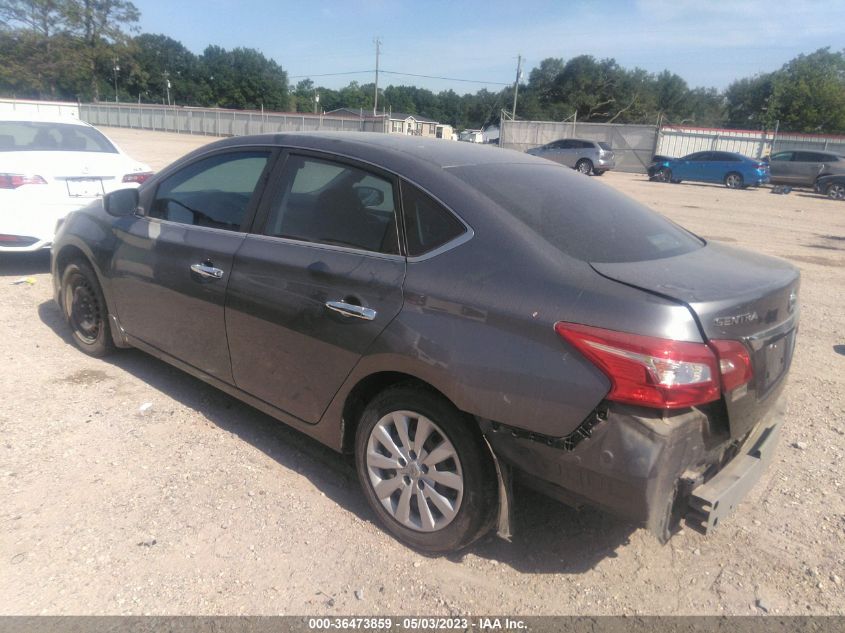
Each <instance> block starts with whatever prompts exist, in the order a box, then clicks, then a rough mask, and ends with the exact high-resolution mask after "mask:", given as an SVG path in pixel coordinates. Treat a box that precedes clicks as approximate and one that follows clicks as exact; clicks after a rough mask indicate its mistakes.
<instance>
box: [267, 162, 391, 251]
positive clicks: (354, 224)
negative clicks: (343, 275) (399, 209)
mask: <svg viewBox="0 0 845 633" xmlns="http://www.w3.org/2000/svg"><path fill="white" fill-rule="evenodd" d="M284 178H285V183H284V185H283V191H282V193H281V194H280V196H279V198H278V199H277V200H276V201H275V202H274V203H273V205H272V208H271V210H270V216H269V218H268V219H267V223H266V225H265V227H264V234H265V235H269V236H272V237H281V238H286V239H292V240H299V241H302V242H313V243H317V244H326V245H331V246H344V247H347V248H354V249H360V250H366V251H373V252H376V253H387V254H399V238H398V231H397V224H396V205H395V200H396V196H395V195H394V186H393V182H392V181H391V180H388V179H387V178H383V177H381V176H379V175H377V174H373V173H370V172H369V171H366V170H364V169H360V168H358V167H355V166H352V165H348V164H346V163H336V162H334V161H328V160H323V159H320V158H312V157H310V156H296V155H294V156H291V157H290V158H289V159H288V161H287V164H286V165H285V172H284Z"/></svg>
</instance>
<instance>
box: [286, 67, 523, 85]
mask: <svg viewBox="0 0 845 633" xmlns="http://www.w3.org/2000/svg"><path fill="white" fill-rule="evenodd" d="M372 72H375V71H374V70H353V71H350V72H345V73H322V74H319V75H291V76H289V77H288V79H306V78H311V77H341V76H344V75H366V74H369V73H372ZM379 73H382V74H386V75H400V76H402V77H420V78H422V79H441V80H443V81H460V82H463V83H468V84H493V85H495V86H510V85H511V84H510V83H506V82H503V81H482V80H479V79H459V78H457V77H439V76H437V75H417V74H414V73H400V72H397V71H395V70H383V69H379Z"/></svg>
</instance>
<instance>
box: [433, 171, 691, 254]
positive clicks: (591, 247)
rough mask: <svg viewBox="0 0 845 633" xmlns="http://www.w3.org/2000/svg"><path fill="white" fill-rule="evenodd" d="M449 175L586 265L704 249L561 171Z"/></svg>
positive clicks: (644, 211) (606, 190) (662, 221)
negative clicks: (587, 263)
mask: <svg viewBox="0 0 845 633" xmlns="http://www.w3.org/2000/svg"><path fill="white" fill-rule="evenodd" d="M449 171H450V172H451V173H453V174H455V175H456V176H457V177H458V178H460V179H461V180H463V181H464V182H466V183H467V184H469V185H470V186H471V187H473V188H474V189H476V190H478V191H479V192H481V193H482V194H484V195H486V196H487V197H488V198H490V199H491V200H493V201H494V202H495V203H497V204H498V205H499V206H501V207H502V208H503V209H505V210H506V211H508V212H510V214H511V215H513V216H514V217H515V218H517V219H518V220H520V221H521V222H522V223H523V224H524V225H525V226H526V227H528V229H529V230H531V231H533V232H534V233H535V234H536V235H537V236H538V237H540V238H541V239H543V240H545V241H546V242H548V243H549V244H551V245H552V246H554V247H555V248H557V249H558V250H560V251H562V252H564V253H566V254H567V255H569V256H571V257H574V258H576V259H580V260H582V261H587V262H613V263H616V262H635V261H645V260H651V259H660V258H663V257H673V256H675V255H682V254H684V253H688V252H690V251H694V250H696V249H698V248H701V247H702V246H703V245H704V242H702V241H701V240H700V239H698V238H697V237H695V236H694V235H692V234H691V233H689V232H687V231H685V230H684V229H682V228H681V227H679V226H677V225H676V224H674V223H672V222H670V221H669V220H667V219H666V218H664V217H663V216H661V215H659V214H657V213H655V212H654V211H651V210H650V209H648V208H646V207H644V206H643V205H641V204H639V203H636V202H634V201H633V200H631V199H629V198H627V197H626V196H623V195H622V194H620V193H617V192H616V191H614V190H613V189H611V188H610V187H605V186H602V185H599V184H594V183H591V182H586V181H584V180H585V179H583V178H579V177H578V176H575V175H570V174H569V173H567V172H565V171H564V169H563V168H561V167H557V166H554V165H549V166H545V165H533V164H532V165H528V164H518V165H508V164H505V165H502V164H498V165H473V166H466V167H453V168H451V169H450V170H449ZM567 176H569V177H567Z"/></svg>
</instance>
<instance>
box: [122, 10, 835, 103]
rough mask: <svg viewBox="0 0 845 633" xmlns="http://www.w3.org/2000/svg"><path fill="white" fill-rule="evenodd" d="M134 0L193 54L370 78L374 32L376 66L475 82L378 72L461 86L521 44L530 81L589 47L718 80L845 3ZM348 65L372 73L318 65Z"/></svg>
mask: <svg viewBox="0 0 845 633" xmlns="http://www.w3.org/2000/svg"><path fill="white" fill-rule="evenodd" d="M134 2H135V5H136V6H137V7H138V9H140V11H141V23H140V26H141V29H142V31H144V32H147V33H163V34H165V35H169V36H170V37H173V38H174V39H176V40H179V41H181V42H182V43H183V44H184V45H185V46H187V47H188V48H189V49H190V50H192V51H193V52H195V53H200V52H202V50H203V49H204V48H205V47H206V46H207V45H209V44H217V45H220V46H222V47H224V48H235V47H238V46H244V47H251V48H256V49H258V50H260V51H261V52H262V53H264V54H265V55H266V56H268V57H271V58H273V59H275V60H276V61H277V62H278V63H279V64H280V65H281V66H282V68H284V69H285V70H286V71H287V72H288V75H289V77H290V78H291V83H296V82H297V81H298V80H299V78H300V76H303V75H307V76H310V77H312V79H313V80H314V82H315V83H316V84H317V85H323V86H326V87H329V88H339V87H342V86H345V85H346V84H348V83H349V82H350V81H352V80H356V81H358V82H360V83H366V82H370V81H372V80H373V73H372V69H373V68H374V67H375V46H374V44H373V38H374V37H375V36H380V37H381V39H382V42H383V45H382V56H381V63H380V66H381V68H382V69H383V70H388V71H393V72H398V73H415V74H419V75H431V76H440V77H449V78H459V79H468V80H472V81H473V82H474V83H467V82H458V81H446V80H436V79H423V78H418V77H408V76H400V75H383V76H382V77H381V78H380V80H379V85H381V86H386V85H389V84H391V83H392V84H396V85H398V84H406V85H416V86H420V87H425V88H429V89H431V90H434V91H439V90H443V89H448V88H452V89H454V90H455V91H456V92H458V93H461V94H463V93H465V92H475V91H477V90H479V89H481V88H483V87H487V88H488V89H490V90H499V89H500V88H501V85H500V84H505V83H510V82H513V79H514V75H515V71H516V63H517V55H519V54H522V56H523V59H524V62H523V68H524V69H525V76H524V78H525V80H527V78H528V72H530V70H531V68H533V67H534V66H536V65H538V64H539V63H540V61H541V60H542V59H544V58H546V57H561V58H563V59H568V58H570V57H574V56H575V55H580V54H591V55H594V56H596V57H614V58H615V59H616V60H617V61H618V62H619V63H620V64H621V65H623V66H625V67H634V66H639V67H641V68H645V69H646V70H648V71H650V72H659V71H661V70H663V69H665V68H668V69H669V70H671V71H673V72H675V73H677V74H679V75H680V76H682V77H683V78H684V79H686V80H687V82H688V83H689V84H690V85H691V86H707V87H710V86H713V87H716V88H724V87H726V86H727V85H728V84H730V83H731V82H732V81H733V80H735V79H738V78H742V77H746V76H749V75H753V74H756V73H759V72H766V71H771V70H774V69H776V68H779V67H780V66H781V65H783V64H784V63H785V62H787V61H788V60H790V59H791V58H793V57H795V56H796V55H797V54H799V53H809V52H812V51H814V50H816V49H818V48H821V47H823V46H831V47H833V48H834V49H837V48H841V47H843V46H845V37H844V36H845V27H843V24H845V3H843V2H839V1H838V0H824V1H816V0H805V1H802V0H792V1H791V2H786V1H781V2H772V1H771V0H732V1H726V0H698V1H690V0H674V1H668V0H631V1H629V2H622V1H616V0H604V1H602V2H593V1H591V0H581V1H574V0H569V1H565V2H564V1H558V2H553V1H550V0H546V1H531V0H524V1H522V2H518V1H514V0H508V1H503V0H487V1H486V2H480V1H476V0H470V1H465V2H464V1H460V0H454V1H452V2H444V1H440V0H429V1H426V0H416V1H415V2H406V1H404V0H391V1H382V0H346V1H345V2H343V1H341V2H336V1H334V0H324V1H312V2H301V1H300V2H289V1H283V0H282V1H276V2H273V1H269V0H239V1H237V2H235V1H233V0H134ZM355 71H369V72H365V73H361V74H350V75H343V76H324V77H320V76H318V75H325V74H329V73H349V72H355ZM485 82H487V83H485Z"/></svg>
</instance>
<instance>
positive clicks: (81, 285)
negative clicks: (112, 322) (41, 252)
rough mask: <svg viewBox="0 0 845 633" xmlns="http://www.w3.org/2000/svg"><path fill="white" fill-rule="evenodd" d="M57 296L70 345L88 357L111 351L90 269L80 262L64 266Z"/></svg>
mask: <svg viewBox="0 0 845 633" xmlns="http://www.w3.org/2000/svg"><path fill="white" fill-rule="evenodd" d="M59 297H60V307H61V309H62V313H63V314H64V316H65V319H67V322H68V323H69V324H70V329H71V333H72V335H73V342H74V343H76V346H77V347H78V348H79V349H80V350H82V351H83V352H85V353H86V354H88V355H89V356H105V355H106V354H108V353H110V352H111V351H113V350H114V342H113V341H112V338H111V330H110V328H109V316H108V309H107V308H106V301H105V298H104V297H103V291H102V289H101V288H100V283H99V282H98V281H97V275H96V274H95V273H94V271H93V269H92V268H91V266H89V265H88V264H87V263H85V262H83V261H74V262H71V263H70V264H68V265H67V267H66V268H65V270H64V273H62V283H61V293H60V295H59Z"/></svg>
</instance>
